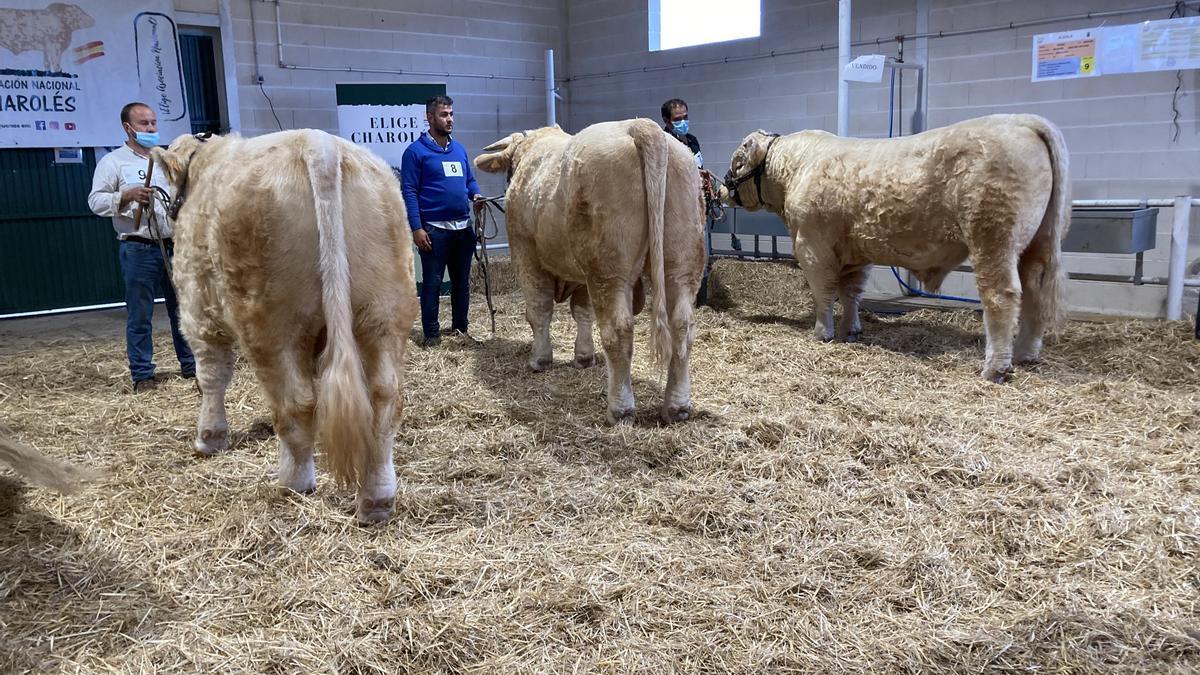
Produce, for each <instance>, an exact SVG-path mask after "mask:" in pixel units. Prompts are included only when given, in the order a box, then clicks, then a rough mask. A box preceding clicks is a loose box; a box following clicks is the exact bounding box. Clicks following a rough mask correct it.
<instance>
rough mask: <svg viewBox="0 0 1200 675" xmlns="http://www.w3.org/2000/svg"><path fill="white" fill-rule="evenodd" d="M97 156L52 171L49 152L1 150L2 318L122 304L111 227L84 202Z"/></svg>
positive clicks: (87, 152) (91, 152) (88, 152)
mask: <svg viewBox="0 0 1200 675" xmlns="http://www.w3.org/2000/svg"><path fill="white" fill-rule="evenodd" d="M95 167H96V154H95V151H94V150H93V149H92V148H86V149H84V152H83V163H82V164H55V163H54V151H53V150H51V149H47V148H16V149H2V150H0V314H11V313H16V312H30V311H37V310H45V309H59V308H63V307H80V306H86V305H95V304H101V303H108V302H119V301H121V300H122V298H124V289H123V286H122V283H121V268H120V263H119V262H118V260H117V243H116V235H115V234H114V233H113V229H112V222H111V221H110V220H109V219H107V218H97V217H96V216H94V215H92V212H91V210H90V209H88V206H87V195H88V192H89V191H90V190H91V186H92V172H93V170H94V169H95Z"/></svg>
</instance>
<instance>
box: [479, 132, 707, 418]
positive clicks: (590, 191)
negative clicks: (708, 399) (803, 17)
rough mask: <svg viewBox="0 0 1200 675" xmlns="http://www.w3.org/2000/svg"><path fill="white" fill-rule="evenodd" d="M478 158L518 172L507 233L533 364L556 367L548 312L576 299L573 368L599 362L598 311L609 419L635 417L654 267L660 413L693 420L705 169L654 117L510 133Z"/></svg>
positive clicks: (508, 199) (483, 166)
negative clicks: (637, 355)
mask: <svg viewBox="0 0 1200 675" xmlns="http://www.w3.org/2000/svg"><path fill="white" fill-rule="evenodd" d="M475 166H477V167H478V168H479V169H480V170H482V171H488V172H497V171H509V172H511V179H510V183H509V187H508V191H507V192H506V193H505V205H506V210H507V228H508V241H509V247H510V249H511V251H512V256H513V261H514V264H515V265H516V267H517V273H518V277H519V279H520V284H521V290H522V292H523V293H524V296H525V316H526V318H527V319H528V321H529V326H530V328H532V329H533V354H532V356H531V357H530V359H529V365H530V367H531V368H532V369H534V370H536V371H540V370H545V369H546V368H549V367H550V364H551V346H550V317H551V313H552V312H553V309H554V303H555V301H556V300H557V301H559V302H561V301H563V300H566V299H567V298H570V299H571V313H572V315H573V316H574V318H575V322H576V324H577V331H578V332H577V334H576V338H575V365H576V366H578V367H581V368H582V367H587V366H589V365H591V364H592V362H593V358H594V347H593V344H592V317H593V316H594V317H595V319H596V322H597V323H598V324H599V329H600V339H601V342H602V344H603V346H604V353H605V356H606V362H607V364H608V419H609V421H610V422H614V423H617V422H629V421H631V420H632V416H633V411H634V398H633V387H632V383H631V380H630V362H631V359H632V357H633V321H634V319H633V317H634V315H635V314H636V313H637V312H638V310H639V309H640V305H641V298H642V287H641V278H642V276H643V274H645V275H646V276H647V277H648V279H649V285H650V308H651V311H650V318H651V325H650V340H651V345H652V348H653V351H654V354H655V356H656V357H658V358H659V359H660V361H663V362H667V363H668V364H669V366H668V373H667V388H666V392H665V393H664V401H663V404H662V408H661V411H660V416H661V417H662V418H663V419H664V420H666V421H675V420H682V419H686V418H687V417H688V416H689V415H690V414H691V405H692V401H691V379H690V375H689V373H688V350H689V348H690V346H691V341H692V303H693V300H694V299H695V297H696V290H697V289H698V288H699V286H700V280H701V277H702V276H703V274H704V262H705V248H704V224H703V216H702V214H701V205H700V175H699V173H698V172H697V171H696V163H695V161H694V160H693V159H692V156H691V153H690V152H688V150H687V148H686V147H684V146H683V144H681V143H679V142H678V141H675V140H673V139H672V138H670V137H669V136H667V135H666V134H665V133H664V132H663V131H662V129H660V128H659V127H658V125H657V124H655V123H654V122H652V121H650V120H644V119H642V120H627V121H622V122H604V123H601V124H595V125H592V126H590V127H588V128H586V129H584V130H583V131H581V132H579V133H578V134H576V135H574V136H571V135H569V134H567V133H565V132H564V131H562V130H561V129H559V128H558V127H546V128H542V129H538V130H536V131H531V132H528V133H516V134H512V135H510V136H508V137H507V138H504V139H502V140H500V141H497V142H496V143H493V144H491V145H489V146H488V147H486V148H484V150H483V153H482V154H480V155H479V156H478V157H476V158H475ZM589 303H590V307H589Z"/></svg>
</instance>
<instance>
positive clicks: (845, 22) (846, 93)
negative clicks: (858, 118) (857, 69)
mask: <svg viewBox="0 0 1200 675" xmlns="http://www.w3.org/2000/svg"><path fill="white" fill-rule="evenodd" d="M849 63H850V0H838V69H837V83H838V90H837V91H838V121H837V132H838V136H849V135H850V83H849V82H846V81H845V80H843V79H842V72H843V71H844V70H845V68H846V65H847V64H849Z"/></svg>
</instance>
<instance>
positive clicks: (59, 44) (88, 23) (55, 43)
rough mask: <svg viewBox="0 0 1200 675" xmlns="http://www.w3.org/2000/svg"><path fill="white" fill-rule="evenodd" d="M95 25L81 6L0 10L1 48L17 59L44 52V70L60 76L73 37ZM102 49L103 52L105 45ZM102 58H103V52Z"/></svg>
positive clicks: (101, 53)
mask: <svg viewBox="0 0 1200 675" xmlns="http://www.w3.org/2000/svg"><path fill="white" fill-rule="evenodd" d="M94 25H96V21H95V19H93V18H92V17H91V16H89V15H88V13H87V12H85V11H83V10H82V9H80V8H79V6H78V5H68V4H65V3H61V2H55V3H51V4H50V5H48V6H47V7H46V8H45V9H13V8H10V7H0V47H3V48H4V49H7V50H8V51H10V52H12V53H13V54H14V55H17V54H21V53H23V52H41V53H42V65H43V70H45V71H46V72H47V73H61V72H62V56H63V53H64V52H66V51H67V47H70V46H71V37H72V33H74V32H75V31H77V30H80V29H83V28H91V27H92V26H94ZM90 44H92V43H89V45H90ZM84 47H85V48H86V47H88V45H84ZM99 47H100V48H101V49H102V47H103V45H99ZM92 49H95V47H92ZM92 53H93V52H92V51H88V52H87V53H83V54H79V55H78V56H79V57H80V58H82V57H85V56H90V55H91V54H92ZM99 55H100V56H103V51H100V53H99ZM83 60H86V59H83ZM77 62H82V61H77Z"/></svg>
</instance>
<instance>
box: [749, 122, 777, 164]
mask: <svg viewBox="0 0 1200 675" xmlns="http://www.w3.org/2000/svg"><path fill="white" fill-rule="evenodd" d="M770 142H771V134H770V132H767V131H763V130H762V129H759V130H757V131H755V132H754V133H752V134H750V135H749V136H747V137H746V140H745V142H744V144H745V147H746V163H747V164H748V165H750V166H757V165H758V164H759V163H761V162H762V161H763V159H764V158H766V156H767V145H768V144H769V143H770Z"/></svg>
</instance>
